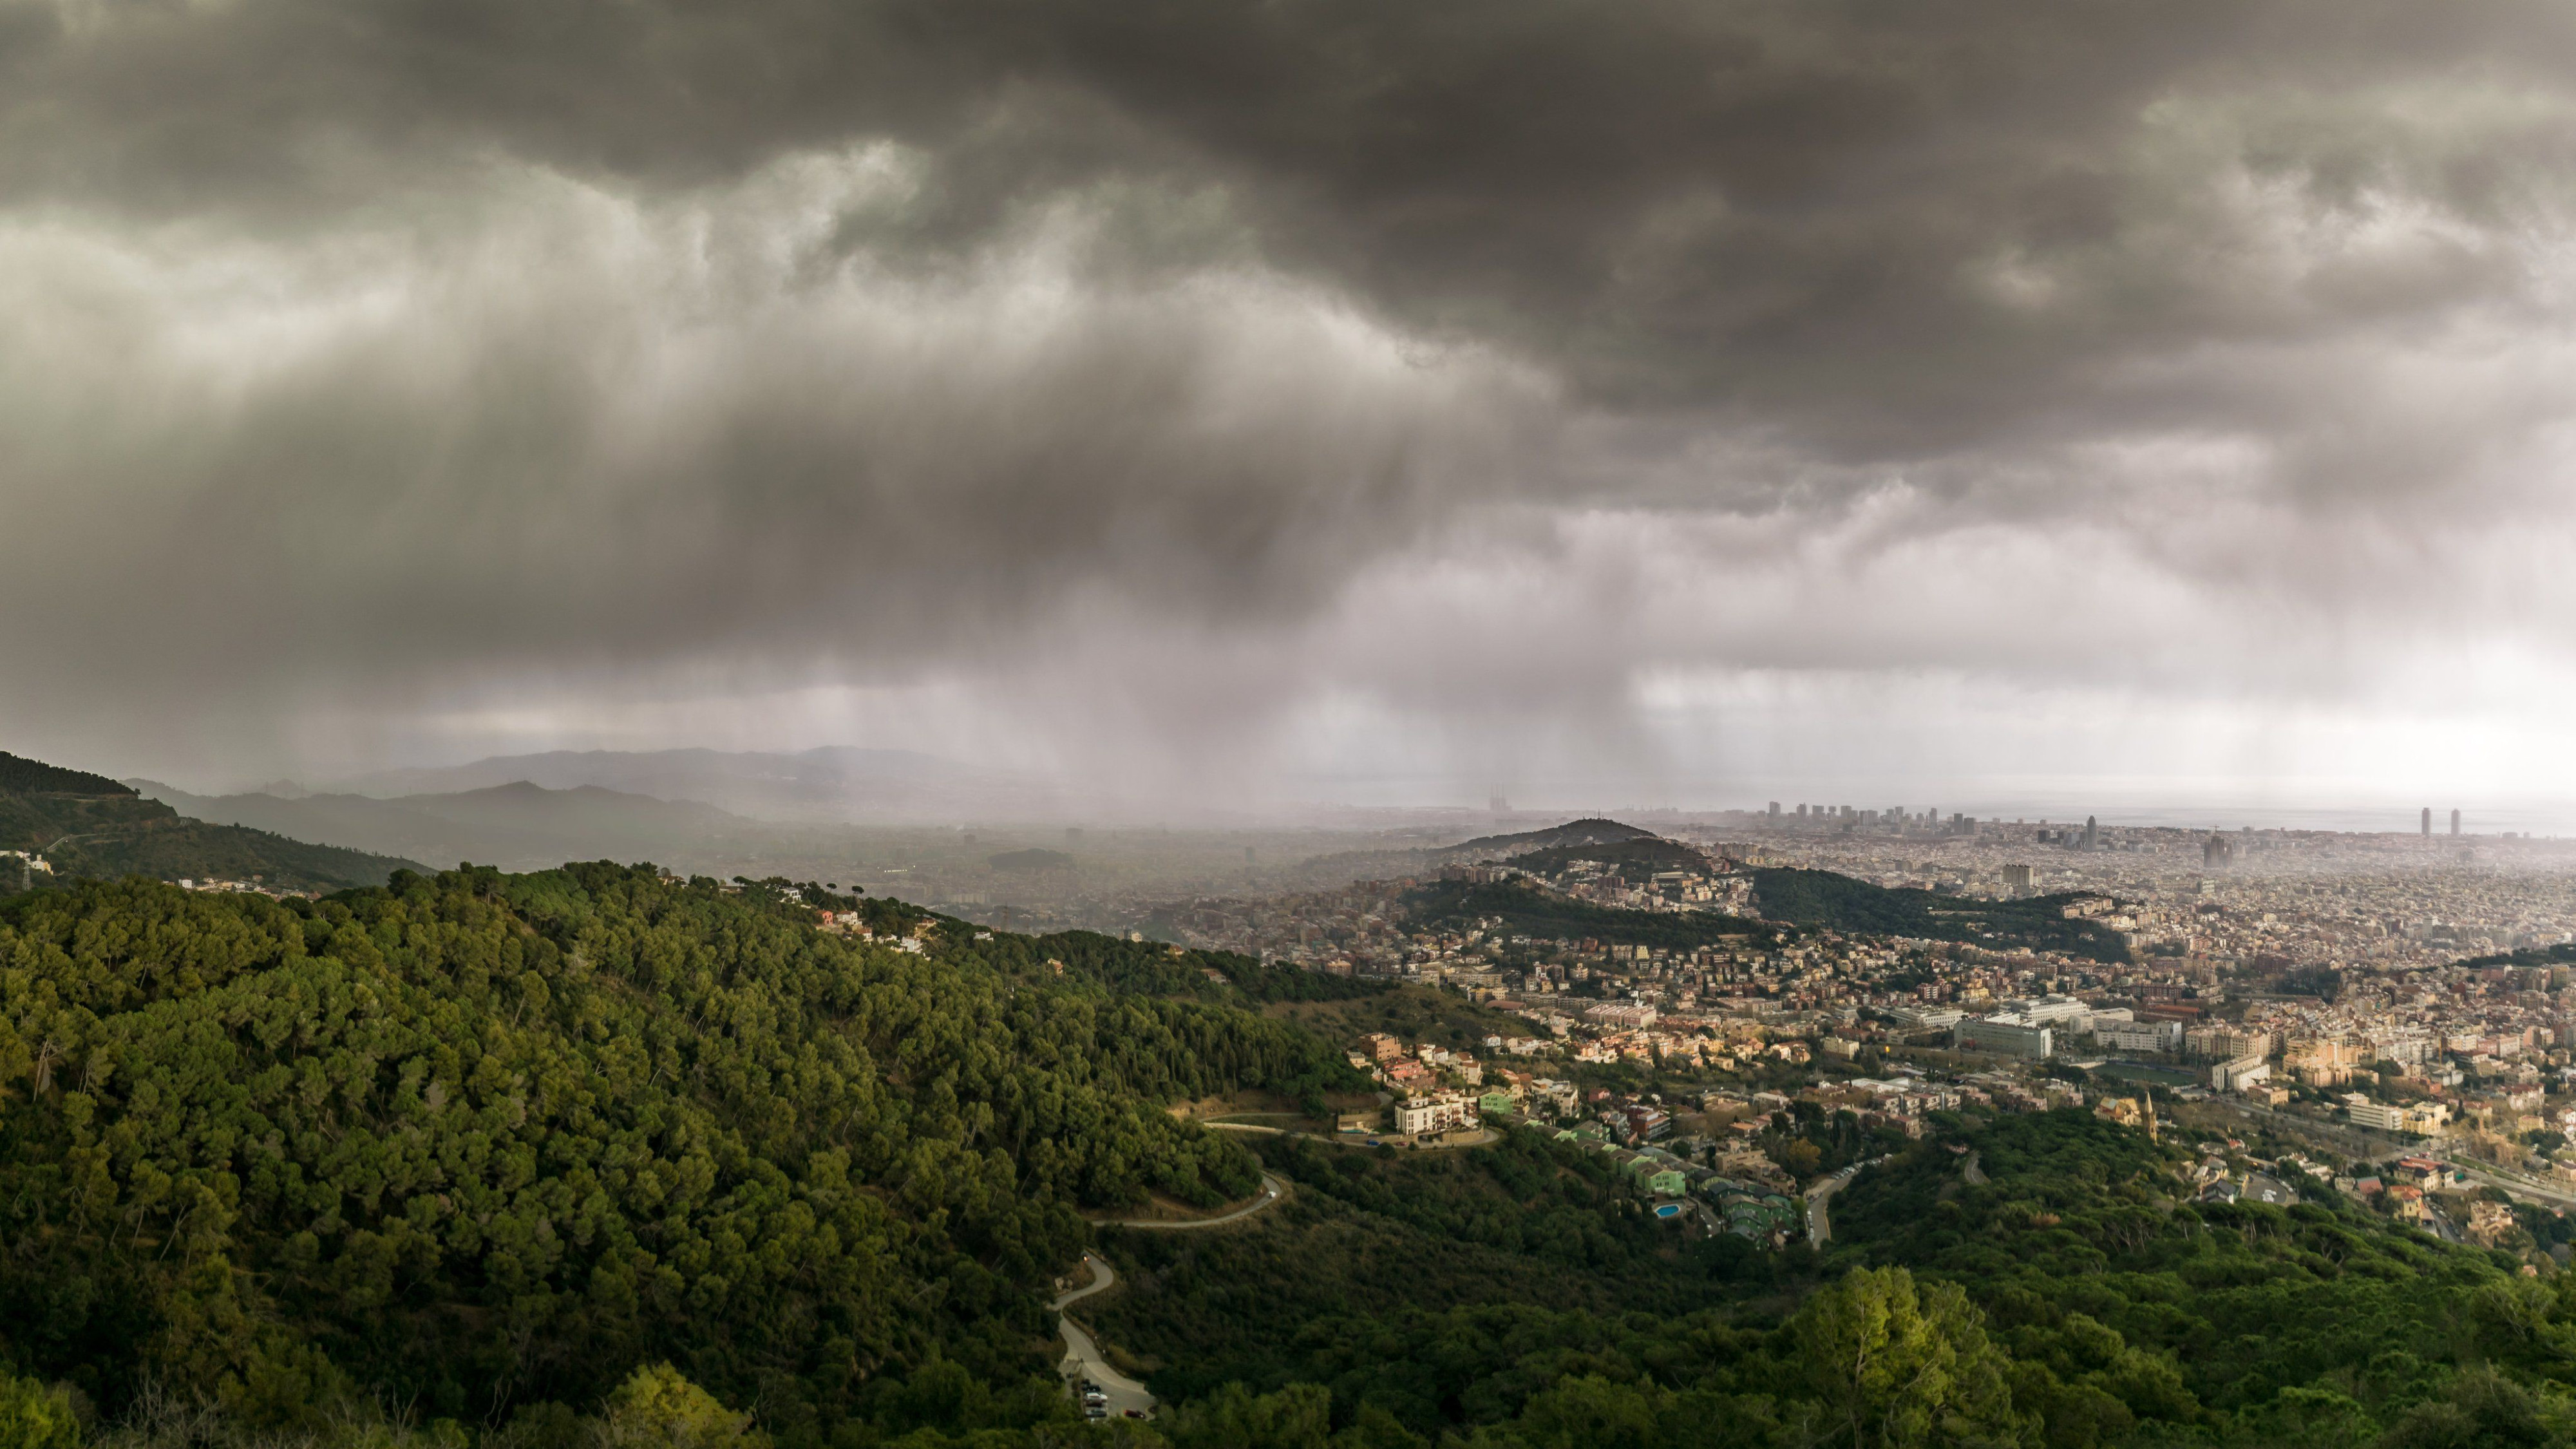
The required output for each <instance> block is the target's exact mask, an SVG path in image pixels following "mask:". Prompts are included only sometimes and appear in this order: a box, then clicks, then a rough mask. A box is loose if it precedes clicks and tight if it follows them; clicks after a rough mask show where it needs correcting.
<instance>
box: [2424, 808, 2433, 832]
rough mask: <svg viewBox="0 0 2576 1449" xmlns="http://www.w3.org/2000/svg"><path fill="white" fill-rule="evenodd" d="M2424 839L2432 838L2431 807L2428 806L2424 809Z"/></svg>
mask: <svg viewBox="0 0 2576 1449" xmlns="http://www.w3.org/2000/svg"><path fill="white" fill-rule="evenodd" d="M2424 838H2425V839H2426V840H2430V839H2432V838H2433V807H2432V806H2430V805H2427V806H2425V807H2424Z"/></svg>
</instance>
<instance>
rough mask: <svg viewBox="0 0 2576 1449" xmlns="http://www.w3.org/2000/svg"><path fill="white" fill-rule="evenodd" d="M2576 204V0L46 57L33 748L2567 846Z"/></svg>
mask: <svg viewBox="0 0 2576 1449" xmlns="http://www.w3.org/2000/svg"><path fill="white" fill-rule="evenodd" d="M2571 203H2576V7H2570V6H2568V5H2566V4H2565V3H2564V0H2534V3H2485V0H2457V3H2450V4H2444V5H2439V6H2427V5H2424V4H2422V3H2420V0H2407V3H2383V0H2299V3H2262V0H2229V3H2204V0H2155V3H2144V0H2136V3H2122V0H2045V3H2041V0H2029V3H2000V0H1903V3H1895V0H1889V3H1833V0H1777V3H1765V0H1754V3H1735V0H1699V3H1676V0H1267V3H1236V0H892V3H878V4H869V3H863V0H857V3H821V0H728V3H724V4H703V3H692V4H665V3H658V0H615V3H609V0H376V3H368V4H353V3H347V0H339V3H323V0H169V3H163V0H0V620H5V623H0V681H5V684H4V685H0V747H5V748H9V749H14V750H17V751H18V752H20V753H32V754H38V755H41V756H44V757H47V758H54V759H60V760H63V761H65V762H67V763H74V764H80V765H86V766H91V767H95V768H101V769H107V770H111V771H113V772H114V773H117V774H132V773H154V774H160V775H163V776H166V777H172V778H176V779H180V780H183V781H186V782H189V783H193V784H199V785H206V786H220V785H223V784H227V783H237V782H241V781H247V780H252V779H258V778H264V777H267V776H270V775H275V774H280V773H293V774H297V775H300V776H302V777H305V778H329V777H331V776H333V775H335V774H345V773H352V772H355V771H358V770H361V769H365V768H369V767H373V766H380V765H385V764H394V763H434V762H442V761H449V760H461V759H467V758H472V757H475V756H478V755H483V754H489V753H500V752H512V751H519V750H527V749H538V748H549V747H557V746H577V747H592V746H606V747H617V748H647V747H656V746H665V745H678V744H710V745H718V746H727V747H737V748H780V747H785V748H801V747H806V746H812V745H820V744H862V745H886V746H907V747H913V748H922V749H928V750H932V751H934V752H937V753H940V754H944V755H948V756H951V757H954V758H959V759H964V760H970V761H980V762H986V763H991V764H996V765H1005V766H1011V767H1015V768H1031V769H1039V770H1048V771H1056V772H1062V773H1064V774H1066V775H1068V776H1072V777H1076V778H1080V779H1083V780H1086V781H1091V782H1094V783H1103V782H1106V783H1110V784H1114V785H1116V786H1118V787H1119V788H1127V789H1134V790H1138V791H1148V792H1192V793H1199V794H1203V795H1206V796H1209V797H1211V798H1214V797H1222V798H1225V799H1229V800H1240V801H1263V800H1294V799H1325V798H1332V799H1372V800H1397V799H1403V800H1419V801H1426V802H1428V801H1468V800H1473V801H1478V802H1481V801H1482V800H1483V799H1484V797H1485V796H1486V794H1487V793H1489V792H1492V791H1501V792H1503V793H1505V794H1508V795H1511V796H1513V797H1514V798H1515V800H1524V801H1529V802H1531V803H1542V802H1546V801H1563V802H1568V803H1574V802H1589V801H1628V802H1644V801H1649V800H1658V799H1662V800H1671V801H1674V802H1676V803H1687V804H1724V803H1734V802H1737V801H1749V800H1759V799H1761V798H1766V797H1769V796H1779V795H1785V796H1788V797H1789V798H1792V799H1797V798H1809V797H1810V796H1813V797H1814V798H1833V799H1836V800H1848V801H1849V802H1850V803H1854V804H1864V805H1870V806H1884V805H1888V804H1895V803H1900V802H1903V803H1910V804H1912V805H1915V806H1918V807H1919V806H1923V805H1932V804H1942V805H1946V806H1953V807H1955V808H1974V807H1975V806H1976V804H1977V803H1978V802H1979V801H1980V800H1994V801H2002V800H2004V799H2006V798H2007V797H2009V796H2011V794H2012V792H2013V791H2014V790H2023V791H2024V792H2025V794H2027V793H2028V792H2029V791H2031V790H2044V791H2058V792H2061V793H2066V794H2068V795H2069V796H2070V797H2071V798H2080V797H2083V796H2086V795H2087V794H2101V795H2103V796H2105V797H2106V798H2107V797H2109V796H2111V795H2121V796H2122V798H2136V799H2148V798H2154V797H2157V796H2159V795H2172V794H2191V793H2194V792H2197V793H2198V795H2199V796H2202V797H2207V798H2216V797H2218V796H2221V795H2229V794H2230V793H2231V792H2232V793H2233V794H2234V795H2237V796H2261V797H2262V798H2265V799H2276V800H2281V801H2290V802H2298V801H2305V802H2309V803H2328V802H2333V801H2340V800H2368V801H2375V802H2398V801H2403V802H2405V803H2406V804H2407V805H2409V806H2410V807H2411V805H2412V804H2413V803H2415V801H2416V798H2417V797H2418V796H2419V795H2421V796H2423V797H2424V799H2425V801H2426V802H2427V803H2441V804H2447V803H2455V802H2458V801H2461V800H2467V801H2470V802H2473V803H2474V804H2476V805H2478V806H2479V807H2480V808H2498V809H2501V808H2506V807H2509V806H2514V805H2516V804H2517V802H2529V801H2532V800H2540V799H2553V798H2576V750H2571V749H2570V748H2569V747H2568V744H2569V733H2570V732H2569V729H2568V723H2567V722H2568V721H2569V720H2570V719H2571V717H2576V567H2571V562H2576V510H2571V507H2570V503H2571V487H2576V475H2571V471H2570V462H2571V459H2570V452H2571V440H2576V434H2572V433H2571V423H2576V333H2571V330H2570V322H2571V316H2572V315H2576V248H2571V245H2570V243H2571V240H2576V234H2571V227H2570V222H2571V218H2572V217H2576V207H2572V206H2571ZM1935 791H1938V792H1941V797H1946V798H1941V797H1936V796H1935V795H1934V793H1933V792H1935ZM1979 792H1984V793H1983V794H1980V793H1979ZM2124 792H2125V793H2124ZM1999 808H2000V807H1999Z"/></svg>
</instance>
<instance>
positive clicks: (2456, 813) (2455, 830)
mask: <svg viewBox="0 0 2576 1449" xmlns="http://www.w3.org/2000/svg"><path fill="white" fill-rule="evenodd" d="M2451 833H2452V834H2453V835H2457V834H2459V833H2460V807H2459V806H2457V805H2454V806H2452V807H2451Z"/></svg>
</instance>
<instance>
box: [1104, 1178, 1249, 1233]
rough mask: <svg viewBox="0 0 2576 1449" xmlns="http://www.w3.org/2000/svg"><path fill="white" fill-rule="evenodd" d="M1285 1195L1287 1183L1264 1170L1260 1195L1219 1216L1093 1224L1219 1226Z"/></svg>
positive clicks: (1159, 1228) (1168, 1228)
mask: <svg viewBox="0 0 2576 1449" xmlns="http://www.w3.org/2000/svg"><path fill="white" fill-rule="evenodd" d="M1287 1195H1288V1185H1287V1184H1286V1183H1284V1182H1281V1181H1280V1180H1279V1179H1277V1178H1275V1177H1272V1176H1271V1175H1270V1174H1269V1173H1266V1172H1265V1173H1263V1174H1261V1196H1259V1197H1256V1198H1254V1199H1253V1200H1252V1201H1250V1202H1248V1203H1245V1204H1244V1205H1243V1206H1241V1207H1239V1208H1236V1209H1235V1210H1234V1211H1232V1212H1230V1213H1226V1214H1224V1215H1222V1216H1220V1217H1213V1218H1183V1219H1180V1220H1178V1221H1173V1220H1170V1219H1164V1218H1121V1219H1114V1220H1112V1221H1109V1222H1104V1223H1097V1224H1094V1226H1096V1227H1103V1228H1144V1229H1147V1230H1148V1231H1152V1232H1178V1231H1180V1230H1181V1229H1183V1228H1221V1227H1224V1226H1225V1225H1226V1224H1227V1223H1239V1222H1241V1221H1243V1220H1244V1219H1245V1218H1248V1217H1250V1216H1252V1215H1253V1214H1254V1213H1257V1212H1259V1211H1261V1210H1262V1209H1263V1208H1266V1207H1268V1206H1270V1205H1271V1204H1272V1203H1275V1202H1277V1201H1279V1200H1280V1199H1281V1198H1283V1197H1286V1196H1287Z"/></svg>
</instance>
